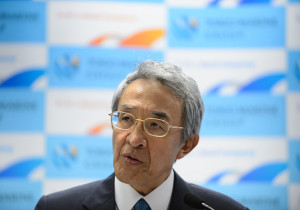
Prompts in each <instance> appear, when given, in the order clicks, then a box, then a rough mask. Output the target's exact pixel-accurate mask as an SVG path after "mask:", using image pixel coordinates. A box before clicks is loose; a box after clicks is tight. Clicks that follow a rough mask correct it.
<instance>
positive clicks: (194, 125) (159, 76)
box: [111, 61, 204, 143]
mask: <svg viewBox="0 0 300 210" xmlns="http://www.w3.org/2000/svg"><path fill="white" fill-rule="evenodd" d="M137 79H156V80H158V81H160V82H161V84H162V85H165V86H167V87H169V88H170V90H171V91H172V92H173V93H174V95H175V96H176V97H178V98H179V99H182V100H183V110H182V111H183V122H184V131H183V135H182V139H181V143H183V142H185V141H186V140H187V138H188V137H189V136H192V135H194V134H198V133H199V131H200V127H201V121H202V118H203V114H204V105H203V101H202V98H201V95H200V91H199V88H198V85H197V83H196V81H195V80H194V79H192V78H191V77H188V76H186V75H185V74H184V73H183V72H182V70H181V68H180V67H178V66H176V65H173V64H170V63H158V62H154V61H144V62H142V63H141V64H140V65H139V66H138V68H137V70H136V71H134V72H132V73H130V74H128V75H127V77H126V78H125V80H123V81H122V82H121V83H120V85H119V86H118V88H117V90H116V91H115V94H114V96H113V99H112V106H111V108H112V111H113V112H114V111H116V110H117V109H118V104H119V101H120V98H121V95H122V93H123V92H124V90H125V89H126V88H127V87H128V85H129V84H130V83H132V82H133V81H135V80H137Z"/></svg>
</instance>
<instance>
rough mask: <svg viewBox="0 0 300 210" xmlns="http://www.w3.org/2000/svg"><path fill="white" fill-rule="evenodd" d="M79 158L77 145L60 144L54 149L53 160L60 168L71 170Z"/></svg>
mask: <svg viewBox="0 0 300 210" xmlns="http://www.w3.org/2000/svg"><path fill="white" fill-rule="evenodd" d="M77 158H78V148H77V147H76V146H75V145H66V144H60V145H57V146H56V147H54V149H53V156H52V160H53V163H54V164H55V165H56V166H57V167H58V168H70V167H71V166H72V164H74V163H75V162H76V160H77Z"/></svg>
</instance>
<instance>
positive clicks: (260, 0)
mask: <svg viewBox="0 0 300 210" xmlns="http://www.w3.org/2000/svg"><path fill="white" fill-rule="evenodd" d="M266 3H272V0H242V1H240V4H266Z"/></svg>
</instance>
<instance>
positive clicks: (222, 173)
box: [207, 171, 231, 183]
mask: <svg viewBox="0 0 300 210" xmlns="http://www.w3.org/2000/svg"><path fill="white" fill-rule="evenodd" d="M230 173H231V171H222V172H220V173H218V174H217V175H215V176H213V177H212V178H210V179H209V180H208V181H207V183H216V182H219V181H220V179H222V178H223V177H224V176H226V175H228V174H230Z"/></svg>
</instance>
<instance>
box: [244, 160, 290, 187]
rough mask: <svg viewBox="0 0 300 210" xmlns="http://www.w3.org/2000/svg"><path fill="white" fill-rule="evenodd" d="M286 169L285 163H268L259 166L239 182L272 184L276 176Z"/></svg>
mask: <svg viewBox="0 0 300 210" xmlns="http://www.w3.org/2000/svg"><path fill="white" fill-rule="evenodd" d="M286 169H287V164H286V163H268V164H265V165H262V166H259V167H257V168H255V169H253V170H252V171H250V172H248V173H247V174H245V175H244V176H242V177H241V178H240V180H239V183H241V182H272V181H273V180H274V178H276V176H278V175H279V174H280V173H281V172H283V171H284V170H286Z"/></svg>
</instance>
